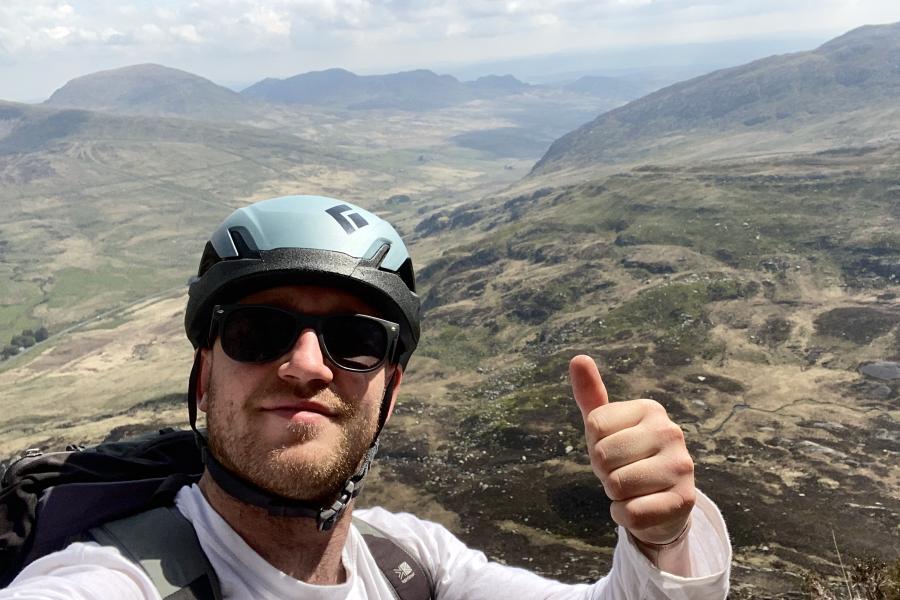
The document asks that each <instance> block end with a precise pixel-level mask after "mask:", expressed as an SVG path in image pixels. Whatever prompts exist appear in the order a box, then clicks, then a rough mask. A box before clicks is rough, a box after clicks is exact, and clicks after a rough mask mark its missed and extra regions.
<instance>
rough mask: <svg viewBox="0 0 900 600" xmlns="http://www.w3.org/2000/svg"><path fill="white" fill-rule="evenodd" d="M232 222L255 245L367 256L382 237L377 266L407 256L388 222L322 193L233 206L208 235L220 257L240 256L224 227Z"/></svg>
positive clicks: (395, 264)
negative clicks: (383, 249) (384, 249)
mask: <svg viewBox="0 0 900 600" xmlns="http://www.w3.org/2000/svg"><path fill="white" fill-rule="evenodd" d="M235 228H239V229H244V230H246V231H247V232H248V233H249V234H250V236H249V239H252V240H253V242H254V243H255V244H256V248H254V249H255V250H274V249H276V248H298V247H300V248H306V249H310V250H330V251H335V252H343V253H344V254H347V255H349V256H352V257H354V258H362V259H365V260H372V259H373V258H374V257H375V254H376V253H377V252H378V251H379V249H380V248H381V247H382V246H384V245H385V243H387V244H388V245H389V247H390V250H389V251H388V253H387V255H386V256H385V257H384V258H383V259H382V261H381V267H382V268H384V269H388V270H391V271H396V270H398V269H400V267H401V265H402V264H403V262H404V261H405V260H406V259H408V258H409V252H408V251H407V249H406V245H405V244H404V243H403V240H401V239H400V236H399V235H397V232H396V231H395V230H394V228H393V227H392V226H391V224H390V223H388V222H387V221H384V220H383V219H381V218H380V217H378V216H376V215H374V214H372V213H370V212H369V211H367V210H364V209H362V208H360V207H358V206H354V205H352V204H349V203H347V202H342V201H340V200H335V199H334V198H326V197H324V196H282V197H280V198H272V199H270V200H264V201H262V202H257V203H255V204H251V205H249V206H246V207H244V208H240V209H238V210H236V211H234V212H233V213H231V215H229V217H228V218H227V219H225V221H224V222H223V223H222V225H220V226H219V228H218V229H217V230H216V232H215V233H214V234H213V235H212V237H211V238H210V242H211V243H212V245H213V247H214V248H215V249H216V252H217V253H218V255H219V256H220V257H221V258H223V259H227V258H235V257H238V256H240V253H239V251H238V249H237V247H236V245H235V242H234V239H233V238H232V235H231V233H230V232H231V231H232V230H234V229H235ZM298 234H299V235H298ZM298 244H302V245H298Z"/></svg>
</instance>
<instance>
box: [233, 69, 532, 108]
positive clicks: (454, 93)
mask: <svg viewBox="0 0 900 600" xmlns="http://www.w3.org/2000/svg"><path fill="white" fill-rule="evenodd" d="M531 87H533V86H530V85H529V84H526V83H523V82H521V81H519V80H518V79H516V78H515V77H513V76H512V75H488V76H484V77H480V78H478V79H477V80H475V81H471V82H461V81H459V80H458V79H456V78H455V77H453V76H452V75H439V74H437V73H435V72H434V71H431V70H429V69H416V70H412V71H401V72H398V73H389V74H384V75H357V74H355V73H353V72H351V71H348V70H346V69H340V68H333V69H326V70H323V71H310V72H307V73H300V74H298V75H294V76H292V77H288V78H285V79H275V78H266V79H264V80H262V81H259V82H257V83H255V84H253V85H251V86H250V87H248V88H246V89H244V90H242V91H241V94H242V95H243V96H245V97H248V98H254V99H258V100H265V101H267V102H276V103H284V104H317V105H323V104H324V105H331V106H341V107H345V108H349V109H381V108H394V109H401V110H430V109H435V108H444V107H447V106H453V105H456V104H461V103H463V102H468V101H470V100H476V99H479V98H496V97H501V96H504V95H510V94H519V93H522V92H523V91H526V90H528V89H530V88H531Z"/></svg>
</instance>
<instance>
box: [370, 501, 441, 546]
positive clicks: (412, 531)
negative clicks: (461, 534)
mask: <svg viewBox="0 0 900 600" xmlns="http://www.w3.org/2000/svg"><path fill="white" fill-rule="evenodd" d="M353 517H354V518H358V519H361V520H363V521H365V522H366V523H368V524H370V525H372V526H373V527H375V528H377V529H380V530H381V531H383V532H384V533H385V534H387V535H388V536H390V537H391V538H392V539H393V540H395V541H397V542H399V543H404V542H409V543H415V542H417V541H421V540H423V539H426V540H435V539H447V538H452V539H456V538H455V536H454V535H453V534H452V533H450V531H449V530H448V529H447V528H446V527H444V526H443V525H441V524H439V523H435V522H433V521H427V520H425V519H420V518H419V517H417V516H415V515H413V514H410V513H406V512H399V513H394V512H390V511H388V510H385V509H383V508H381V507H380V506H374V507H371V508H361V509H356V510H354V511H353Z"/></svg>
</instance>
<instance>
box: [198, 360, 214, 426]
mask: <svg viewBox="0 0 900 600" xmlns="http://www.w3.org/2000/svg"><path fill="white" fill-rule="evenodd" d="M211 375H212V350H211V349H210V348H201V349H200V374H199V375H198V376H197V398H196V400H197V408H199V409H200V410H202V411H203V412H206V411H207V410H209V378H210V377H211Z"/></svg>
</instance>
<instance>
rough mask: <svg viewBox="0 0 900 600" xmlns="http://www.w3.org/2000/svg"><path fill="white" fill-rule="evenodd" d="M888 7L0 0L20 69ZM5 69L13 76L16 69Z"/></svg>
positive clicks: (611, 42)
mask: <svg viewBox="0 0 900 600" xmlns="http://www.w3.org/2000/svg"><path fill="white" fill-rule="evenodd" d="M893 20H900V4H898V3H897V2H896V0H757V1H756V2H735V1H734V0H488V1H486V0H184V1H182V0H155V1H154V2H148V1H147V0H0V60H2V61H5V63H6V64H9V63H18V64H20V65H23V66H22V67H21V69H20V71H18V72H17V73H16V77H18V80H19V81H21V80H22V75H21V73H23V72H24V65H25V64H28V65H29V66H30V68H31V69H32V71H34V72H35V75H33V76H31V75H30V76H29V79H34V80H37V79H38V78H39V77H44V78H48V77H51V76H53V77H57V78H58V77H61V76H64V77H68V76H70V75H71V76H75V75H79V74H84V73H85V72H89V71H91V70H99V69H103V68H113V67H116V66H123V65H125V64H134V63H141V62H160V63H163V64H169V65H171V66H177V67H180V68H185V69H188V70H193V71H194V72H198V73H200V74H203V75H206V76H211V77H215V76H216V75H217V74H218V76H219V77H220V78H226V79H229V80H234V79H238V78H243V77H247V78H248V79H256V78H261V77H263V76H285V75H291V74H295V73H298V72H301V71H303V70H310V69H321V68H327V67H330V66H344V67H347V68H351V69H355V70H358V71H369V72H372V70H384V69H395V68H409V67H415V66H422V67H429V66H433V65H435V64H451V63H456V64H459V63H463V62H472V61H482V60H486V59H494V60H496V59H503V58H512V57H517V56H525V55H537V54H542V53H552V52H561V51H580V50H600V49H609V48H623V47H633V46H642V45H643V46H646V45H661V44H673V43H684V42H704V41H716V40H725V39H746V38H747V37H751V36H754V35H762V34H773V33H784V32H788V33H789V32H793V33H798V32H804V31H807V32H813V31H818V32H821V31H828V33H829V34H832V35H833V34H836V33H839V32H841V31H844V30H847V29H850V28H852V27H856V26H858V25H861V24H863V23H872V22H887V21H893ZM823 35H824V34H823ZM823 39H824V38H823ZM42 65H43V66H42ZM238 68H241V69H243V71H242V72H241V73H244V72H245V73H247V74H246V75H243V74H240V73H238V72H237V71H236V69H238ZM51 73H52V75H51ZM251 73H252V74H251ZM0 80H4V81H16V80H15V79H14V78H13V75H12V74H11V73H10V72H9V71H3V72H0ZM17 83H18V82H17ZM61 83H63V82H60V81H54V82H53V85H60V84H61ZM50 85H51V84H50V83H47V84H45V86H50ZM50 91H52V89H51V90H50Z"/></svg>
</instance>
